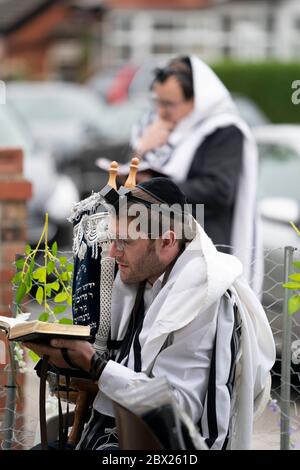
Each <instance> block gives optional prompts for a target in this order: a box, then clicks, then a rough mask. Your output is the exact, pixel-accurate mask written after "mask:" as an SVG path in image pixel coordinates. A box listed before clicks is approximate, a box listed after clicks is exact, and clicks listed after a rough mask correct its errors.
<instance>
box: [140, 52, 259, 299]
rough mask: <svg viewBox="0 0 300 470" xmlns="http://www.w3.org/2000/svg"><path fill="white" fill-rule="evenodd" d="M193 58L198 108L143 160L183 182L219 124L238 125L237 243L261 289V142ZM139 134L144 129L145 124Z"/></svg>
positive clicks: (249, 273) (256, 286)
mask: <svg viewBox="0 0 300 470" xmlns="http://www.w3.org/2000/svg"><path fill="white" fill-rule="evenodd" d="M190 60H191V65H192V72H193V83H194V100H195V106H194V110H193V112H192V113H190V114H189V115H188V116H186V117H185V118H184V119H182V120H181V121H180V122H179V123H178V124H177V126H176V127H175V129H174V130H173V132H172V133H171V134H170V137H169V141H168V144H167V145H165V146H163V147H161V148H160V149H157V151H153V152H148V153H147V154H145V155H144V157H143V160H144V161H145V162H148V163H149V165H150V166H151V165H152V166H153V168H155V169H156V170H157V171H159V170H161V171H162V172H163V173H164V174H165V175H167V176H169V177H171V178H172V179H173V180H174V181H175V182H179V183H180V182H182V181H185V180H186V178H187V174H188V172H189V169H190V167H191V164H192V161H193V158H194V155H195V152H196V149H197V148H198V147H199V146H200V145H201V143H202V142H204V140H205V139H206V137H208V136H209V135H211V134H212V133H213V132H215V131H216V130H217V129H218V128H222V127H227V126H230V125H234V126H236V127H237V128H238V129H239V130H240V131H241V132H242V134H243V136H244V142H243V156H242V158H243V162H242V171H241V175H240V179H239V184H238V189H237V196H236V201H235V211H234V218H233V226H232V235H231V246H232V253H233V254H235V255H236V256H237V257H238V258H239V259H240V260H241V262H242V264H243V269H244V275H245V277H246V279H247V280H248V281H249V282H250V285H251V287H253V289H254V290H255V291H256V292H259V291H260V289H261V284H262V273H263V265H262V258H263V257H262V244H261V240H260V237H259V236H258V220H257V214H256V181H257V148H256V143H255V141H254V137H253V135H252V133H251V131H250V129H249V127H248V126H247V124H246V123H245V122H244V121H243V120H242V119H241V118H240V116H239V114H238V111H237V108H236V106H235V104H234V102H233V100H232V98H231V96H230V93H229V91H228V90H227V88H226V87H225V86H224V84H223V83H222V82H221V80H220V79H219V78H218V77H217V75H216V74H215V73H214V72H213V70H212V69H211V68H210V67H209V66H208V65H207V64H205V63H204V62H203V61H202V60H200V59H199V58H198V57H195V56H191V57H190ZM148 124H149V120H148V122H147V120H145V121H144V125H145V126H146V125H148ZM139 132H140V133H141V132H142V129H141V128H140V131H139ZM135 134H136V132H135ZM135 136H136V139H133V147H134V146H135V141H137V138H138V136H137V134H136V135H135ZM166 155H167V157H166ZM160 157H161V158H160ZM199 203H201V201H199Z"/></svg>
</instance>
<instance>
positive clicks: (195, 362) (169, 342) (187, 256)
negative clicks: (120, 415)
mask: <svg viewBox="0 0 300 470" xmlns="http://www.w3.org/2000/svg"><path fill="white" fill-rule="evenodd" d="M119 193H120V192H119ZM119 193H118V194H119ZM127 196H128V197H127V206H125V209H126V210H125V212H124V207H123V206H124V204H121V205H120V207H121V209H122V210H121V209H120V210H119V212H117V215H116V216H115V217H113V216H112V220H113V221H115V223H114V224H112V229H111V231H112V243H111V248H110V255H111V256H112V257H114V258H115V259H116V261H117V264H118V268H119V269H118V272H117V275H116V277H115V280H114V284H113V290H112V304H111V330H110V340H111V344H114V346H113V347H112V348H111V350H110V352H109V355H108V357H106V358H105V359H104V358H103V356H101V354H100V353H97V352H95V350H94V349H93V347H92V345H91V344H90V343H88V342H85V341H72V340H64V339H56V340H52V341H51V346H45V345H40V344H39V345H37V344H29V345H28V346H29V347H30V348H31V349H33V350H34V351H35V352H36V353H37V354H39V355H40V356H42V355H44V354H47V355H48V356H49V357H50V362H51V363H53V364H55V365H56V366H58V367H63V368H65V367H69V366H70V365H72V364H73V367H77V368H81V369H83V370H85V371H87V372H89V373H90V375H91V378H92V379H94V380H95V381H96V382H97V383H98V388H99V391H98V393H97V396H96V398H95V400H94V403H93V412H92V415H91V418H90V421H89V422H88V423H87V424H86V427H85V429H84V431H83V434H82V437H81V440H80V442H79V444H78V446H77V448H78V449H79V450H81V449H97V450H101V449H108V448H109V449H114V448H118V440H117V435H116V428H115V419H114V410H113V406H112V400H111V398H112V397H113V396H114V393H115V391H118V393H122V394H123V396H124V397H126V394H127V392H128V391H129V390H131V391H132V389H133V388H134V387H135V386H137V385H140V384H141V383H144V384H147V382H148V383H149V382H150V381H152V380H153V379H156V378H159V377H164V378H165V379H166V380H167V381H168V382H169V384H170V386H171V389H172V394H173V397H174V399H175V400H176V402H177V404H178V406H180V407H181V408H182V409H183V410H184V411H185V413H186V414H188V415H189V417H190V419H191V420H192V421H193V422H194V423H195V425H197V426H198V428H199V432H200V434H201V436H202V437H203V438H204V439H205V442H206V444H207V446H208V447H209V448H210V449H250V448H251V436H252V423H253V415H254V408H255V404H256V405H257V402H258V401H260V404H261V407H262V406H263V405H265V404H266V399H268V396H269V386H270V382H269V378H270V369H271V367H272V365H273V363H274V360H275V347H274V340H273V337H272V332H271V329H270V326H269V324H268V321H267V318H266V315H265V312H264V310H263V308H262V306H261V304H260V302H259V301H258V299H257V297H256V295H255V294H254V293H253V291H252V290H251V288H250V287H249V285H248V283H247V281H246V280H245V278H244V276H243V268H242V264H241V262H240V261H239V260H238V259H237V258H236V257H235V256H233V255H230V254H226V253H222V252H220V251H217V250H216V248H215V246H214V245H213V243H212V241H211V240H210V238H209V237H208V236H207V235H206V233H205V232H204V230H203V229H202V227H201V226H200V225H199V224H198V223H197V222H196V220H195V219H194V218H193V217H192V215H191V214H190V213H189V212H188V211H187V209H186V205H185V203H186V199H185V196H184V194H183V193H182V192H181V190H180V189H179V188H178V187H177V186H176V184H175V183H173V182H172V181H171V180H169V179H167V178H154V179H151V180H149V181H147V182H144V183H141V184H139V185H138V186H137V187H135V188H134V189H132V190H131V191H128V194H127ZM120 199H121V196H120ZM123 200H124V196H123ZM134 205H137V206H138V208H139V212H140V213H142V214H144V219H143V220H142V222H143V223H144V222H145V221H146V222H147V224H148V223H150V226H148V225H147V224H146V226H145V225H143V224H142V225H141V226H142V229H141V230H140V231H139V232H135V233H134V232H133V231H132V230H129V228H130V224H132V223H133V222H135V219H136V217H134V216H133V212H132V209H133V207H134ZM174 207H175V209H174ZM160 210H161V214H160ZM129 214H130V215H129ZM158 216H159V217H160V216H161V218H160V221H161V223H160V224H159V225H158V231H157V225H155V227H156V229H154V225H153V221H154V219H155V220H157V217H158ZM163 220H167V221H168V222H169V226H167V227H168V228H165V227H166V226H165V225H164V224H163V223H162V221H163ZM139 222H141V220H139ZM135 226H136V225H135ZM124 228H125V232H124ZM131 228H132V227H131ZM127 229H128V231H127V232H126V230H127ZM137 234H138V236H134V235H137ZM61 348H64V351H63V353H64V354H62V352H61ZM66 357H67V358H68V362H67V363H66V362H65V359H66ZM261 397H263V399H262V400H261ZM262 401H263V403H262Z"/></svg>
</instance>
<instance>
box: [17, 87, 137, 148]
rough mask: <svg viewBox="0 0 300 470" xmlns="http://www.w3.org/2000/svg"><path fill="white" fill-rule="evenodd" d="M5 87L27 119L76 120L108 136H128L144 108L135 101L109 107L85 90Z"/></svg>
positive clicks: (41, 120) (47, 120)
mask: <svg viewBox="0 0 300 470" xmlns="http://www.w3.org/2000/svg"><path fill="white" fill-rule="evenodd" d="M54 90H55V89H47V88H41V89H28V91H26V88H25V87H24V88H21V87H20V88H19V87H18V88H17V87H15V86H13V87H11V88H10V89H8V96H9V99H10V100H11V103H13V106H14V108H15V109H16V110H17V111H18V112H19V113H20V115H21V116H22V117H23V118H24V119H25V120H29V121H30V122H32V123H34V122H38V123H43V122H44V123H47V122H59V121H60V120H61V121H66V122H67V121H78V122H81V123H82V122H84V123H91V124H93V127H94V128H97V129H98V131H99V134H100V135H101V136H103V137H107V138H115V139H122V138H123V139H124V138H126V139H128V138H129V136H130V130H131V126H132V125H133V123H134V122H135V121H136V120H137V119H138V117H140V115H141V110H143V109H144V108H143V107H141V106H140V105H139V106H137V105H135V104H134V103H130V104H129V103H124V104H121V105H120V106H108V105H106V104H104V103H103V102H101V100H100V99H98V98H97V97H96V96H94V95H93V94H91V93H89V92H88V91H86V90H79V89H75V90H68V89H59V88H57V90H56V91H54Z"/></svg>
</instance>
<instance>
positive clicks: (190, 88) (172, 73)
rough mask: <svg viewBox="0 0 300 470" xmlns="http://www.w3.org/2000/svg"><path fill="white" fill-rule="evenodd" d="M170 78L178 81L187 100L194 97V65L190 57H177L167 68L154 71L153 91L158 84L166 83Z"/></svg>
mask: <svg viewBox="0 0 300 470" xmlns="http://www.w3.org/2000/svg"><path fill="white" fill-rule="evenodd" d="M169 77H175V78H176V79H177V81H178V83H179V85H180V86H181V89H182V92H183V95H184V97H185V99H186V100H190V99H191V98H193V97H194V83H193V72H192V64H191V61H190V58H189V57H188V56H183V57H177V58H176V59H172V60H171V62H169V63H168V65H167V66H166V67H163V68H156V69H154V79H153V81H152V84H151V89H152V88H153V86H154V84H155V83H156V82H159V83H164V82H165V81H166V80H167V79H168V78H169Z"/></svg>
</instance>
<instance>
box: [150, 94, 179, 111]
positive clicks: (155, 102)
mask: <svg viewBox="0 0 300 470" xmlns="http://www.w3.org/2000/svg"><path fill="white" fill-rule="evenodd" d="M151 101H152V103H153V105H154V106H156V107H157V106H161V107H162V108H165V109H167V110H169V111H172V110H173V109H175V108H177V107H178V106H180V105H181V104H183V103H185V100H181V101H177V102H173V101H168V100H161V99H160V98H158V97H157V96H151Z"/></svg>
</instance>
